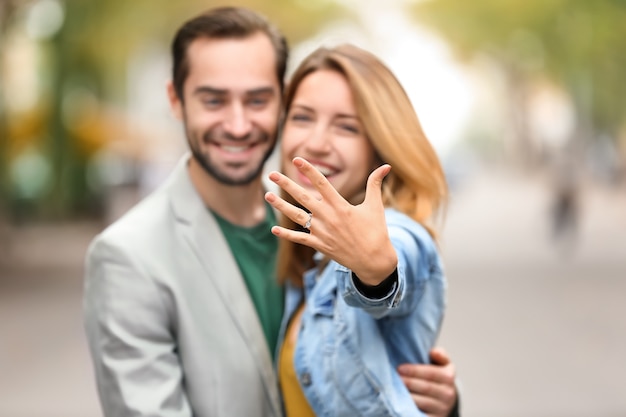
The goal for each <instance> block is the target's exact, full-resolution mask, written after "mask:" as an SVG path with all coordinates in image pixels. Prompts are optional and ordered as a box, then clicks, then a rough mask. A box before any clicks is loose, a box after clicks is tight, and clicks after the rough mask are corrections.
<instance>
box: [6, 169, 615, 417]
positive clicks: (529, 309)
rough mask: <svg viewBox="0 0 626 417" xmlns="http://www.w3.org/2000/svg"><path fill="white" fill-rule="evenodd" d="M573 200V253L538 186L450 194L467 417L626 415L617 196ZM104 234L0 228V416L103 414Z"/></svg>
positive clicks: (447, 331) (484, 178)
mask: <svg viewBox="0 0 626 417" xmlns="http://www.w3.org/2000/svg"><path fill="white" fill-rule="evenodd" d="M581 197H582V198H581V201H582V207H581V211H580V214H581V216H580V219H579V224H578V225H579V229H578V234H577V240H576V242H574V244H571V245H570V244H562V243H563V242H560V243H558V242H554V240H553V239H552V235H551V224H550V217H549V207H550V204H551V200H550V198H551V194H550V189H549V188H548V187H547V186H546V185H545V183H544V182H542V181H541V178H529V177H522V176H518V175H515V174H511V173H505V172H499V171H489V172H486V173H480V174H477V175H475V176H474V177H472V178H469V179H467V180H466V181H465V182H462V183H461V185H460V188H459V189H458V191H456V192H455V193H454V194H453V198H452V200H451V204H450V207H449V212H448V217H447V222H446V227H445V231H444V233H443V239H442V243H443V252H444V258H445V261H446V267H447V271H448V277H449V286H450V290H449V308H448V313H447V317H446V320H445V323H444V331H443V334H442V338H441V344H442V345H443V346H444V347H445V348H446V349H447V350H448V351H449V352H450V354H451V355H452V357H453V359H454V361H455V362H456V364H457V368H458V373H459V376H460V379H461V385H462V388H461V389H462V401H463V411H464V412H463V415H464V417H507V416H510V417H517V416H532V417H561V416H563V417H565V416H568V417H578V416H580V417H582V416H585V417H588V416H594V417H595V416H598V417H618V416H624V415H626V388H624V387H625V386H626V384H625V383H624V375H626V320H625V319H624V317H626V302H625V301H626V191H625V190H624V188H622V189H621V191H620V192H619V193H617V192H615V190H613V191H611V190H609V189H608V188H606V189H605V188H593V189H592V188H589V187H584V188H583V190H582V195H581ZM99 227H100V226H99V225H96V224H90V223H72V224H62V225H58V226H49V225H32V226H24V227H21V228H18V227H16V228H13V229H9V230H0V237H1V239H0V335H1V338H0V340H1V342H0V372H1V375H2V377H1V378H0V417H100V416H101V413H100V411H99V405H98V401H97V396H96V392H95V385H94V382H93V376H92V370H91V365H90V362H89V358H88V353H87V350H86V346H85V341H84V337H83V331H82V319H81V305H80V303H81V299H80V297H81V291H82V262H83V256H84V253H85V249H86V246H87V244H88V242H89V240H90V239H91V237H92V236H93V235H94V234H95V233H96V232H97V231H98V229H99ZM557 243H558V244H557Z"/></svg>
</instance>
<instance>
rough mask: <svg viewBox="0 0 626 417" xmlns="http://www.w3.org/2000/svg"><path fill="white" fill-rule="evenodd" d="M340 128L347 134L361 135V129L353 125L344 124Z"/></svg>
mask: <svg viewBox="0 0 626 417" xmlns="http://www.w3.org/2000/svg"><path fill="white" fill-rule="evenodd" d="M339 128H340V129H342V130H344V131H346V132H350V133H355V134H358V133H359V128H358V127H356V126H353V125H345V124H342V125H339Z"/></svg>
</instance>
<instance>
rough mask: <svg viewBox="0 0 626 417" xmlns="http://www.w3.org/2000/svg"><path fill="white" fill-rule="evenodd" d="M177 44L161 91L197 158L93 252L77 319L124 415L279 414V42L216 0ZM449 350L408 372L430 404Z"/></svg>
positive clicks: (444, 383) (282, 48)
mask: <svg viewBox="0 0 626 417" xmlns="http://www.w3.org/2000/svg"><path fill="white" fill-rule="evenodd" d="M172 53H173V61H174V62H173V64H174V65H173V80H172V82H171V83H170V84H169V85H168V96H169V99H170V103H171V106H172V109H173V112H174V114H175V115H176V116H177V117H178V118H179V119H180V120H181V121H182V122H183V126H184V129H185V134H186V136H187V141H188V144H189V148H190V150H191V157H189V156H186V157H184V158H183V160H181V162H180V163H179V165H178V166H177V167H176V168H175V169H174V171H173V173H172V174H171V176H170V178H169V179H168V180H167V181H166V183H165V184H164V185H163V186H162V187H161V188H160V189H158V190H157V191H155V192H154V193H153V194H152V195H150V196H148V197H147V198H146V199H145V200H143V201H142V202H140V203H139V204H138V205H137V206H136V207H134V208H133V209H131V210H130V211H129V212H128V213H127V214H126V215H125V216H123V217H122V218H121V219H120V220H118V221H117V222H115V223H114V224H113V225H111V226H110V227H109V228H107V230H105V231H104V232H103V233H102V234H100V235H99V236H97V237H96V238H95V239H94V241H93V242H92V244H91V246H90V248H89V251H88V254H87V261H86V275H85V296H84V310H85V326H86V331H87V338H88V341H89V346H90V350H91V355H92V358H93V361H94V367H95V372H96V379H97V383H98V390H99V395H100V399H101V402H102V407H103V409H104V413H105V415H106V416H125V417H126V416H192V415H193V416H197V417H207V416H229V417H230V416H235V417H236V416H259V417H260V416H280V415H281V414H282V410H281V405H280V400H279V394H278V386H277V382H276V376H275V373H274V368H273V363H272V357H273V353H274V351H275V344H276V340H277V336H278V329H279V325H280V317H281V315H282V307H283V299H282V297H283V294H282V290H281V288H279V287H278V286H277V285H276V283H275V278H274V261H275V252H276V247H277V242H276V238H275V237H273V235H272V234H271V232H270V226H271V225H273V224H275V217H274V213H273V211H272V210H271V209H270V208H269V206H267V205H266V203H265V201H264V198H263V195H264V192H265V189H264V186H263V183H262V178H261V173H262V170H263V165H264V163H265V161H266V160H267V158H268V157H269V155H270V153H271V152H272V150H273V148H274V145H275V143H276V137H277V121H278V117H279V114H280V106H281V93H282V88H283V78H284V73H285V67H286V61H287V45H286V42H285V40H284V38H283V37H282V35H281V34H280V33H279V32H278V31H277V30H276V29H275V28H274V27H273V26H271V25H270V24H269V23H268V22H267V21H266V20H265V19H263V18H262V17H260V16H259V15H257V14H256V13H254V12H252V11H249V10H246V9H239V8H220V9H214V10H212V11H209V12H208V13H206V14H203V15H200V16H198V17H196V18H194V19H191V20H190V21H188V22H187V23H185V24H184V25H183V26H182V27H181V28H180V29H179V31H178V32H177V34H176V37H175V39H174V42H173V44H172ZM440 362H441V361H440ZM443 362H445V363H442V364H443V365H446V364H447V365H446V366H443V367H436V366H425V367H418V366H416V365H407V368H408V369H409V370H408V371H407V372H406V373H405V375H406V376H407V378H408V379H407V386H408V387H409V389H410V390H411V391H412V392H413V393H414V394H415V399H416V403H417V404H418V405H419V406H420V407H422V404H424V405H425V407H424V409H426V408H427V407H428V406H432V410H433V414H432V415H433V416H434V415H446V414H447V412H448V411H449V410H450V407H451V406H452V404H453V403H454V402H455V398H456V394H455V391H454V388H453V382H452V381H453V379H454V369H453V367H452V365H451V364H449V363H447V362H448V359H447V357H445V355H444V360H443ZM433 375H436V376H435V377H433ZM450 392H452V394H450ZM442 393H443V394H442ZM444 394H447V395H444ZM437 407H438V408H437ZM437 410H439V411H440V412H444V413H446V414H436V412H437ZM442 410H443V411H442Z"/></svg>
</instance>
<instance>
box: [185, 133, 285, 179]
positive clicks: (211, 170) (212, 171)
mask: <svg viewBox="0 0 626 417" xmlns="http://www.w3.org/2000/svg"><path fill="white" fill-rule="evenodd" d="M207 135H209V133H207V134H205V135H203V136H207ZM187 138H188V142H189V148H190V150H191V155H192V156H193V158H194V159H195V160H196V161H197V162H198V164H200V166H201V167H202V169H204V172H206V173H207V174H209V175H210V176H211V177H213V178H214V179H215V180H217V181H218V182H219V183H221V184H224V185H231V186H241V185H248V184H250V183H251V182H252V181H254V180H255V179H257V178H258V177H259V176H260V175H261V173H262V172H263V168H264V166H265V162H267V160H268V159H269V157H270V156H271V155H272V152H273V151H274V147H275V146H276V141H274V145H273V146H271V147H270V148H269V149H268V150H267V152H266V153H265V155H263V158H262V159H261V161H260V162H259V165H258V166H257V167H256V168H254V169H253V170H252V171H250V172H248V173H247V174H245V175H244V176H242V177H233V176H232V175H229V174H227V173H226V172H223V171H222V170H220V169H219V167H217V166H216V165H215V164H212V163H211V157H210V155H209V154H208V153H207V154H203V153H202V152H201V150H200V146H198V142H197V141H191V140H189V133H187ZM203 140H204V138H203ZM269 140H270V139H269V135H267V134H266V133H265V132H262V133H261V142H262V143H264V142H267V141H269Z"/></svg>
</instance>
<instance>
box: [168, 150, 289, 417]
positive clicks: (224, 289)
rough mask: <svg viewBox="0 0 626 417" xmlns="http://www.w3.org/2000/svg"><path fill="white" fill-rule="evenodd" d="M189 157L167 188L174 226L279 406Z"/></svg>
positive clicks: (259, 332) (260, 339) (256, 331)
mask: <svg viewBox="0 0 626 417" xmlns="http://www.w3.org/2000/svg"><path fill="white" fill-rule="evenodd" d="M188 158H189V156H188V155H187V156H185V157H184V158H183V160H182V161H181V162H180V163H179V164H178V166H177V167H176V169H175V171H174V173H173V174H172V176H171V179H172V182H171V183H170V186H169V190H168V193H169V195H170V200H171V204H172V208H173V210H174V213H175V215H176V218H177V227H179V228H180V230H181V231H182V233H183V235H184V237H185V240H186V241H187V242H188V243H189V245H190V247H191V248H192V250H193V251H194V253H195V254H196V256H197V257H198V259H199V261H200V262H201V263H202V265H203V267H204V269H205V270H206V278H207V279H211V280H213V282H214V284H215V287H216V288H217V290H218V292H219V295H220V297H221V298H222V299H223V300H224V305H225V306H226V308H227V309H228V313H229V314H230V316H231V317H232V319H233V322H234V323H235V325H236V327H237V330H238V331H239V332H240V333H241V334H242V335H243V337H244V338H245V340H246V341H247V342H248V343H247V345H248V349H250V351H251V353H252V354H253V355H254V357H255V359H256V360H255V362H256V364H257V366H258V369H259V372H260V373H261V376H262V378H263V380H264V381H265V386H266V391H267V394H268V396H269V397H270V398H271V400H272V404H274V405H275V407H279V396H278V382H277V379H276V375H275V373H274V368H273V362H272V356H271V354H270V352H269V348H268V346H267V343H266V341H265V335H264V333H263V329H262V327H261V323H260V321H259V318H258V315H257V313H256V311H255V309H254V304H253V302H252V300H251V298H250V296H249V293H248V289H247V287H246V284H245V282H244V280H243V277H242V276H241V272H240V270H239V267H238V266H237V263H236V261H235V259H234V257H233V255H232V252H231V250H230V248H229V246H228V243H227V242H226V239H225V238H224V235H223V234H222V231H221V229H220V227H219V225H218V224H217V222H216V221H215V218H214V217H213V216H212V215H211V214H210V212H209V210H208V209H207V208H206V207H205V206H204V203H203V202H202V200H201V199H200V196H199V195H198V193H197V192H196V190H195V188H194V186H193V184H192V183H191V179H190V178H189V174H188V172H187V161H188ZM276 415H280V411H279V410H276Z"/></svg>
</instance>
